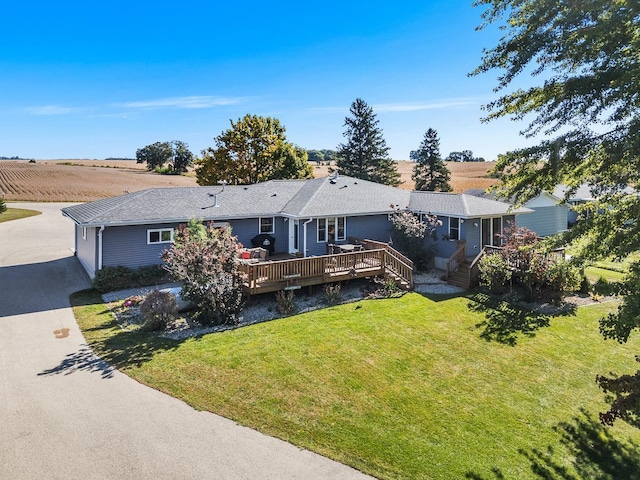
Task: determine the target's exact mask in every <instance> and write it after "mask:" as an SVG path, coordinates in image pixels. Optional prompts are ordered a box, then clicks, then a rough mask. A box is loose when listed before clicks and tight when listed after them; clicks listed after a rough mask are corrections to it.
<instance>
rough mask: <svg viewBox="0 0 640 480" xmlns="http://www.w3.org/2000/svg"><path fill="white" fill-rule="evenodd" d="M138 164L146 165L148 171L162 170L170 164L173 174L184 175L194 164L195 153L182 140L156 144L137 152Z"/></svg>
mask: <svg viewBox="0 0 640 480" xmlns="http://www.w3.org/2000/svg"><path fill="white" fill-rule="evenodd" d="M136 163H146V164H147V170H156V169H161V168H162V167H163V166H164V164H165V163H169V164H171V170H172V171H173V172H175V173H183V172H186V171H187V170H188V168H189V167H190V166H191V165H192V164H193V153H191V152H190V151H189V147H188V146H187V144H186V143H184V142H181V141H180V140H173V141H171V142H156V143H152V144H151V145H147V146H146V147H143V148H139V149H138V150H136Z"/></svg>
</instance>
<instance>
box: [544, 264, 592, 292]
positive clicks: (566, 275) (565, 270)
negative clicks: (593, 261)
mask: <svg viewBox="0 0 640 480" xmlns="http://www.w3.org/2000/svg"><path fill="white" fill-rule="evenodd" d="M582 278H583V277H581V275H580V270H579V269H578V268H576V267H575V266H573V265H571V264H570V263H569V262H566V261H564V260H563V261H559V262H552V263H550V264H549V266H548V267H547V271H546V274H545V281H546V284H547V286H548V287H549V288H550V289H551V290H553V291H554V292H559V293H565V292H576V291H578V290H580V288H581V280H582Z"/></svg>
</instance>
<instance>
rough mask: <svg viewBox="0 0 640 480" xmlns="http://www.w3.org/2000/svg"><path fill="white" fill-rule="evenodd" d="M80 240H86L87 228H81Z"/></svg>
mask: <svg viewBox="0 0 640 480" xmlns="http://www.w3.org/2000/svg"><path fill="white" fill-rule="evenodd" d="M82 239H83V240H86V239H87V227H82Z"/></svg>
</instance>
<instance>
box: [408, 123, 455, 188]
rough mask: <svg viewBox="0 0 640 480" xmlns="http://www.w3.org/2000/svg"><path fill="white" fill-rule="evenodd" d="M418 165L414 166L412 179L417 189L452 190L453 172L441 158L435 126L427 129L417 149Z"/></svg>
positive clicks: (415, 156) (415, 155) (416, 158)
mask: <svg viewBox="0 0 640 480" xmlns="http://www.w3.org/2000/svg"><path fill="white" fill-rule="evenodd" d="M414 158H415V160H416V162H418V163H416V165H415V166H414V167H413V174H412V175H411V179H412V180H413V181H414V182H416V187H415V188H416V190H427V191H430V192H450V191H451V190H452V188H451V185H449V180H451V174H450V173H449V169H448V168H447V166H446V165H445V163H444V162H443V161H442V159H441V158H440V139H439V138H438V132H437V131H435V130H434V129H433V128H430V129H429V130H427V132H426V133H425V134H424V139H423V140H422V143H421V144H420V146H419V147H418V150H415V154H414Z"/></svg>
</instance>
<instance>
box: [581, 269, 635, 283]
mask: <svg viewBox="0 0 640 480" xmlns="http://www.w3.org/2000/svg"><path fill="white" fill-rule="evenodd" d="M584 274H585V275H586V276H587V279H589V281H590V282H591V283H595V282H597V281H598V280H599V279H600V278H602V279H604V280H606V281H608V282H620V281H621V280H622V279H623V278H624V276H625V274H624V273H622V272H620V271H617V270H611V269H610V268H601V267H596V266H590V267H586V268H585V269H584Z"/></svg>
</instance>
